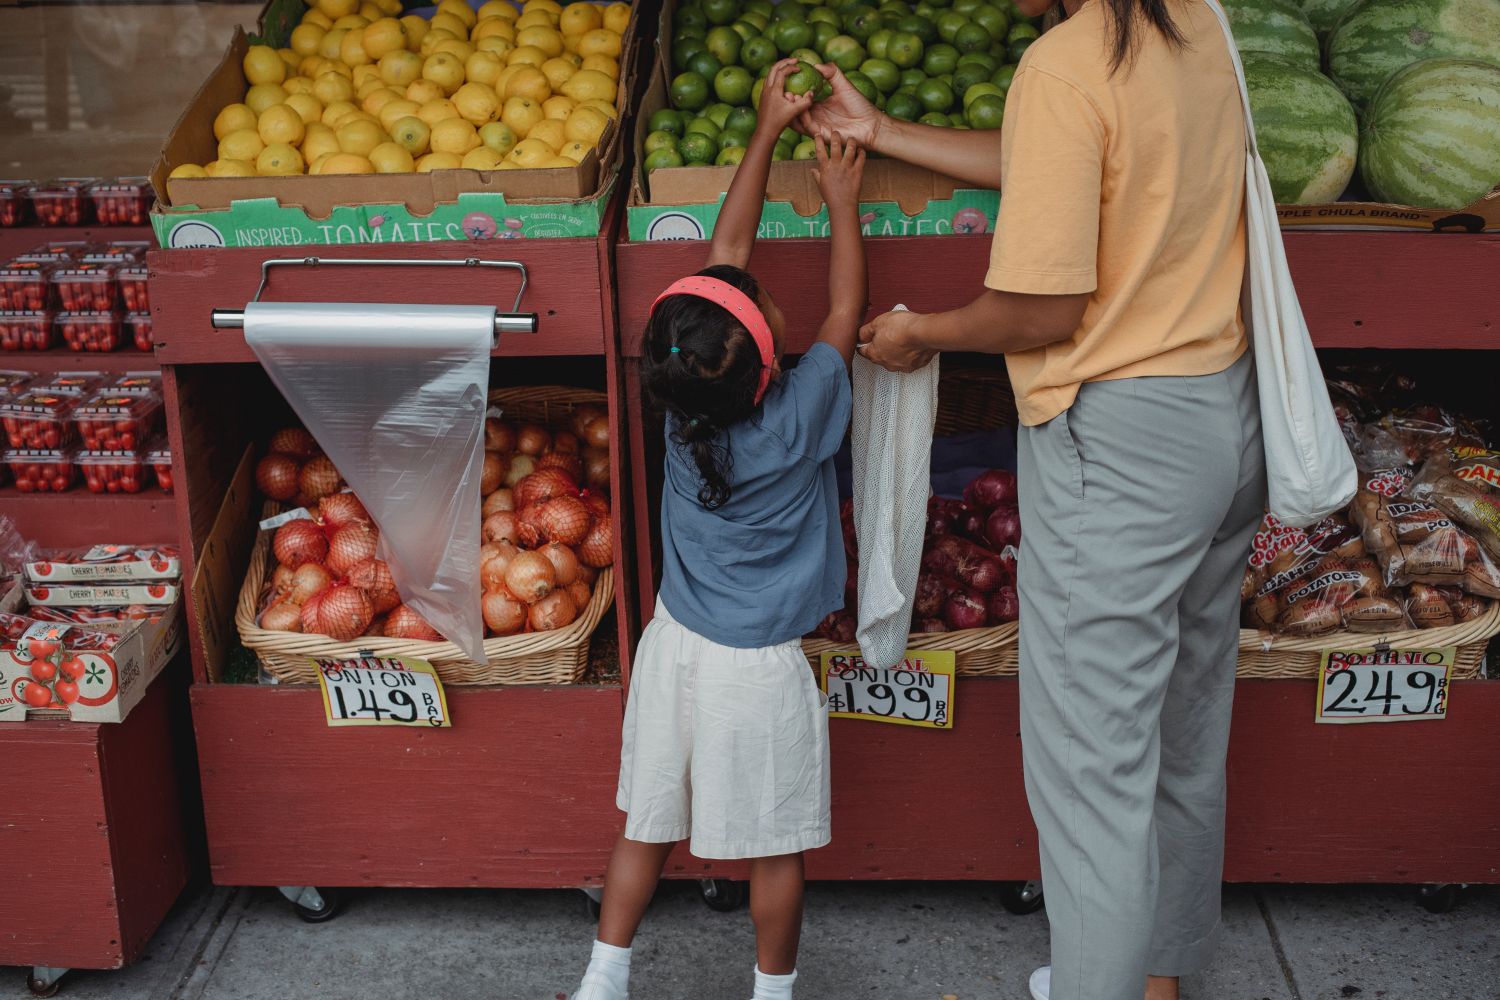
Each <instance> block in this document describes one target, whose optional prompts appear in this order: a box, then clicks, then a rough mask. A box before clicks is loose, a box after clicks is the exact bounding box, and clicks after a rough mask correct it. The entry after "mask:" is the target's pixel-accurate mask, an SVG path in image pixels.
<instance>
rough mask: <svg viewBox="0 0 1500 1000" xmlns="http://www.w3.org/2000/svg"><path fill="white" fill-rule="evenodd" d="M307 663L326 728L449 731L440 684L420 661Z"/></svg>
mask: <svg viewBox="0 0 1500 1000" xmlns="http://www.w3.org/2000/svg"><path fill="white" fill-rule="evenodd" d="M313 663H315V664H316V665H317V668H318V683H319V684H320V685H322V688H323V711H324V714H325V715H327V717H328V724H329V725H330V726H425V727H429V728H437V727H447V726H451V725H452V723H451V722H450V721H449V720H448V699H447V698H446V697H445V696H444V694H443V682H442V681H441V680H439V679H438V675H437V671H436V670H434V669H433V668H432V664H431V663H428V662H427V661H426V660H413V659H407V658H406V657H392V656H381V657H376V656H364V657H356V658H354V659H349V660H314V661H313Z"/></svg>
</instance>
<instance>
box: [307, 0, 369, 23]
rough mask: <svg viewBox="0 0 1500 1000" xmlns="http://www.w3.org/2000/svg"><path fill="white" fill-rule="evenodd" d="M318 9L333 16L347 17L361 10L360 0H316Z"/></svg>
mask: <svg viewBox="0 0 1500 1000" xmlns="http://www.w3.org/2000/svg"><path fill="white" fill-rule="evenodd" d="M314 6H316V7H317V8H318V10H320V11H322V12H323V13H324V14H326V15H328V16H329V17H332V18H335V19H336V18H340V17H347V16H348V15H350V14H353V13H354V12H355V11H357V10H359V0H316V3H315V4H314Z"/></svg>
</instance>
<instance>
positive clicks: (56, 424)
mask: <svg viewBox="0 0 1500 1000" xmlns="http://www.w3.org/2000/svg"><path fill="white" fill-rule="evenodd" d="M77 405H78V401H77V400H76V399H72V398H70V397H68V396H63V395H59V394H58V393H53V392H45V391H37V390H35V389H33V390H31V391H30V392H26V393H23V394H21V395H20V396H17V397H15V398H14V399H11V400H7V401H6V402H4V403H0V425H3V426H4V427H5V439H6V441H8V442H9V443H10V446H11V447H12V448H61V447H64V446H65V445H70V444H72V443H73V436H74V430H73V409H74V407H76V406H77Z"/></svg>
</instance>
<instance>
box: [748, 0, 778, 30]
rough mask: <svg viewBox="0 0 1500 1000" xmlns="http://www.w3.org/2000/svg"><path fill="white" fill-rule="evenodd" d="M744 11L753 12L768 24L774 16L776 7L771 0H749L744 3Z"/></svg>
mask: <svg viewBox="0 0 1500 1000" xmlns="http://www.w3.org/2000/svg"><path fill="white" fill-rule="evenodd" d="M745 13H746V14H747V15H748V14H754V15H755V16H756V17H758V18H760V19H761V20H763V21H765V22H766V23H767V24H769V23H770V21H771V18H773V17H775V16H776V8H775V7H774V6H773V5H772V4H771V0H750V2H749V3H747V4H745Z"/></svg>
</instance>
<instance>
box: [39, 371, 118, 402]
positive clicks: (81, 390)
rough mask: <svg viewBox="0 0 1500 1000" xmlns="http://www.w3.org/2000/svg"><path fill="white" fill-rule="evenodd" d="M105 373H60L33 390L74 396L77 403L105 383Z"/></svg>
mask: <svg viewBox="0 0 1500 1000" xmlns="http://www.w3.org/2000/svg"><path fill="white" fill-rule="evenodd" d="M105 380H106V376H105V374H104V373H103V372H58V373H57V374H56V375H54V376H52V378H50V379H48V380H47V381H46V382H43V383H41V384H40V385H33V386H32V387H31V388H32V389H33V390H34V391H37V392H52V393H56V394H57V395H59V396H72V397H73V398H74V401H75V402H76V401H77V399H78V397H80V396H88V395H92V394H93V393H94V392H95V391H96V390H97V389H98V388H99V387H100V386H102V385H103V384H104V383H105Z"/></svg>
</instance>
